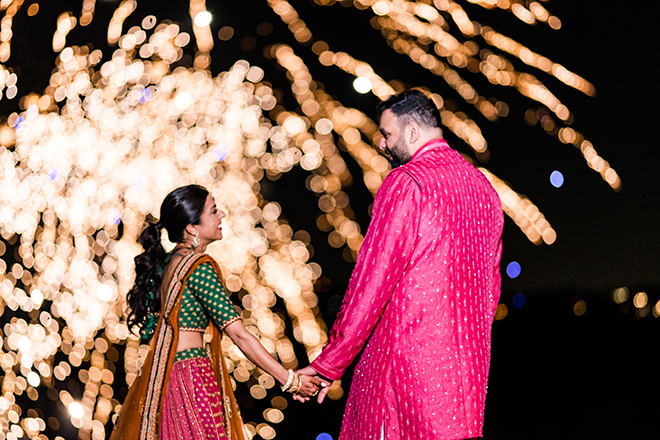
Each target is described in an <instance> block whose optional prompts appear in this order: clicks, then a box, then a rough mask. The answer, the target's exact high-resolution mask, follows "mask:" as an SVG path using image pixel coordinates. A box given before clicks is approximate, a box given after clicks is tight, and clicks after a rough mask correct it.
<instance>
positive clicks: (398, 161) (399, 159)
mask: <svg viewBox="0 0 660 440" xmlns="http://www.w3.org/2000/svg"><path fill="white" fill-rule="evenodd" d="M385 152H386V153H387V155H388V156H389V157H388V159H389V161H390V164H391V165H392V169H394V168H396V167H398V166H400V165H405V164H407V163H408V162H409V161H410V159H412V154H410V151H408V147H407V146H406V144H405V142H404V140H403V138H402V137H400V138H399V139H398V140H397V141H396V144H394V146H393V147H392V149H389V148H387V147H386V148H385Z"/></svg>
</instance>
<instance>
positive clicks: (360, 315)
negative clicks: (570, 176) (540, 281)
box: [300, 91, 503, 440]
mask: <svg viewBox="0 0 660 440" xmlns="http://www.w3.org/2000/svg"><path fill="white" fill-rule="evenodd" d="M377 118H378V122H379V125H380V132H381V133H382V135H383V137H382V139H381V141H380V145H379V148H380V149H381V150H382V151H384V152H385V153H387V154H388V155H389V156H390V158H391V161H392V164H393V166H395V167H396V168H394V169H393V170H392V172H390V174H389V175H388V176H387V178H386V179H385V181H384V182H383V184H382V186H381V187H380V189H379V190H378V193H377V194H376V197H375V200H374V205H373V215H372V220H371V224H370V226H369V229H368V231H367V234H366V236H365V240H364V243H363V244H362V247H361V249H360V252H359V254H358V258H357V262H356V265H355V269H354V270H353V274H352V276H351V281H350V283H349V287H348V291H347V292H346V295H345V296H344V301H343V303H342V306H341V309H340V311H339V314H338V315H337V320H336V321H335V324H334V327H333V328H332V330H331V332H330V338H329V341H328V345H327V346H326V347H325V349H324V350H323V352H322V353H321V354H320V355H319V356H318V358H316V360H315V361H314V362H313V363H312V364H311V366H310V367H307V368H305V369H303V370H301V371H300V372H301V373H304V374H317V375H319V376H321V377H324V378H327V379H331V380H337V379H339V378H340V377H341V376H342V374H343V373H344V371H345V370H346V368H347V367H348V366H349V365H350V364H351V362H352V361H353V359H354V358H355V357H356V356H357V354H358V353H359V352H360V350H361V349H362V347H363V346H364V344H365V343H366V344H367V346H366V348H365V350H364V353H363V355H362V357H361V359H360V361H359V363H358V365H357V367H356V370H355V375H354V376H353V381H352V384H351V389H350V394H349V396H348V403H347V406H346V412H345V415H344V420H343V424H342V428H341V435H340V440H354V439H381V438H387V439H410V440H412V439H415V440H424V439H428V440H431V439H441V438H451V439H465V438H473V437H479V436H481V435H482V430H483V421H484V403H485V400H486V386H487V379H488V370H489V366H490V345H491V344H490V340H491V325H492V322H493V317H494V314H495V309H496V307H497V302H498V300H499V296H500V272H499V264H500V257H501V251H502V248H501V242H500V237H501V233H502V226H503V216H502V205H501V202H500V200H499V198H498V196H497V193H496V192H495V190H494V189H493V188H492V186H491V185H490V183H489V182H488V180H487V179H486V178H485V177H484V175H483V174H482V173H481V172H479V171H478V170H477V169H476V168H475V167H474V166H472V165H470V164H469V163H468V162H466V161H465V159H464V158H463V157H462V156H461V155H460V154H459V153H458V152H456V151H454V150H453V149H451V148H450V147H449V145H448V144H447V142H445V141H444V140H443V139H442V129H441V128H440V115H439V113H438V109H437V108H436V106H435V104H434V103H433V101H431V100H430V99H429V98H427V97H426V96H425V95H424V94H423V93H422V92H420V91H406V92H403V93H400V94H398V95H394V96H392V97H390V98H389V99H387V100H386V101H384V102H382V103H381V104H380V105H379V107H378V109H377ZM399 165H400V166H399ZM327 391H328V388H324V389H323V390H322V391H321V393H320V394H319V397H318V401H319V403H320V402H322V401H323V399H324V397H325V395H326V394H327Z"/></svg>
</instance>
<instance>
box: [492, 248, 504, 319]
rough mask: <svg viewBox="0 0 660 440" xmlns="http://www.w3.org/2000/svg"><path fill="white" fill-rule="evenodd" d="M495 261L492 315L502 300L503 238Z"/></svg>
mask: <svg viewBox="0 0 660 440" xmlns="http://www.w3.org/2000/svg"><path fill="white" fill-rule="evenodd" d="M494 260H495V262H494V264H493V288H492V290H491V292H492V295H493V303H492V310H491V317H494V316H495V312H496V311H497V304H498V303H499V302H500V295H501V292H502V275H501V274H500V261H501V260H502V240H500V242H499V244H498V246H497V251H496V253H495V259H494Z"/></svg>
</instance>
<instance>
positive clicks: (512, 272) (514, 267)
mask: <svg viewBox="0 0 660 440" xmlns="http://www.w3.org/2000/svg"><path fill="white" fill-rule="evenodd" d="M520 272H521V268H520V263H518V262H517V261H512V262H511V263H509V264H507V266H506V274H507V275H508V277H509V278H512V279H513V278H518V276H519V275H520Z"/></svg>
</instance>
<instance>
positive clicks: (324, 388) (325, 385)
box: [294, 367, 332, 403]
mask: <svg viewBox="0 0 660 440" xmlns="http://www.w3.org/2000/svg"><path fill="white" fill-rule="evenodd" d="M296 374H298V375H309V376H314V377H316V378H318V379H320V380H319V382H318V384H319V386H320V387H321V389H320V391H319V394H318V398H317V402H318V403H323V400H324V399H325V396H326V394H328V391H330V385H331V384H332V381H331V380H329V379H327V378H325V377H323V376H321V375H320V374H318V373H317V372H316V370H314V369H313V368H312V367H305V368H301V369H300V370H298V371H296ZM294 399H295V400H299V401H301V402H306V401H307V400H309V398H306V399H305V400H301V399H302V398H300V399H296V396H295V395H294Z"/></svg>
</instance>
